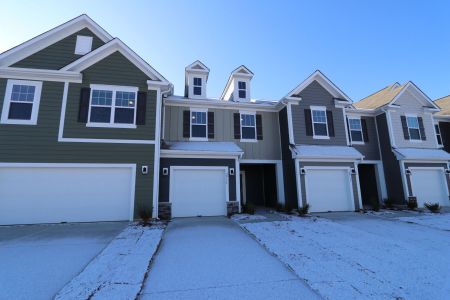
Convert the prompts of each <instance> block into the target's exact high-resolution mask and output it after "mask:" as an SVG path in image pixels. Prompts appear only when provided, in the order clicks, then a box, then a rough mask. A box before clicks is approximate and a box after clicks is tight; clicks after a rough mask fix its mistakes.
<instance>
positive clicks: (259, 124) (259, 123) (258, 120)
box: [256, 115, 263, 140]
mask: <svg viewBox="0 0 450 300" xmlns="http://www.w3.org/2000/svg"><path fill="white" fill-rule="evenodd" d="M256 139H257V140H262V139H263V128H262V116H261V115H256Z"/></svg>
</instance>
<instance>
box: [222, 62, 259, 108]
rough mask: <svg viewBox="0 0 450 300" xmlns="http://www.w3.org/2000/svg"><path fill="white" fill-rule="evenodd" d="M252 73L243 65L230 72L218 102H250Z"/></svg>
mask: <svg viewBox="0 0 450 300" xmlns="http://www.w3.org/2000/svg"><path fill="white" fill-rule="evenodd" d="M252 78H253V73H252V71H250V70H249V69H248V68H247V67H245V66H244V65H242V66H240V67H238V68H237V69H235V70H234V71H233V72H231V75H230V77H229V78H228V81H227V84H226V86H225V89H224V90H223V93H222V95H221V96H220V100H225V101H236V102H239V101H243V102H245V101H247V102H248V101H250V99H251V97H250V81H251V80H252Z"/></svg>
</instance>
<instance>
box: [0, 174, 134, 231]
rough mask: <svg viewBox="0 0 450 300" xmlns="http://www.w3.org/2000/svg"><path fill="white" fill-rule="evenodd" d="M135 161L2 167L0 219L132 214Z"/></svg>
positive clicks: (75, 219) (121, 216)
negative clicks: (127, 164)
mask: <svg viewBox="0 0 450 300" xmlns="http://www.w3.org/2000/svg"><path fill="white" fill-rule="evenodd" d="M133 174H134V173H133V168H132V167H122V166H120V167H114V166H110V167H104V166H102V167H98V166H92V167H86V166H80V165H78V166H75V165H71V166H67V165H52V166H50V167H43V166H38V165H34V166H22V167H17V166H13V167H9V166H8V167H0V224H1V225H6V224H36V223H59V222H90V221H119V220H129V219H130V217H131V208H132V194H134V181H133V180H134V175H133Z"/></svg>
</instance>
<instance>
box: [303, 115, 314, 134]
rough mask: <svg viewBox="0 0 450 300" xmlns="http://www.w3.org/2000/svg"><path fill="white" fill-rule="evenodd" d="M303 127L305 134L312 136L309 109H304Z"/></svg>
mask: <svg viewBox="0 0 450 300" xmlns="http://www.w3.org/2000/svg"><path fill="white" fill-rule="evenodd" d="M305 127H306V135H307V136H312V135H313V128H312V120H311V110H310V109H305Z"/></svg>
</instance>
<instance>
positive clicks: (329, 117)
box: [327, 110, 334, 137]
mask: <svg viewBox="0 0 450 300" xmlns="http://www.w3.org/2000/svg"><path fill="white" fill-rule="evenodd" d="M327 123H328V136H330V137H333V136H334V123H333V112H332V111H331V110H327Z"/></svg>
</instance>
